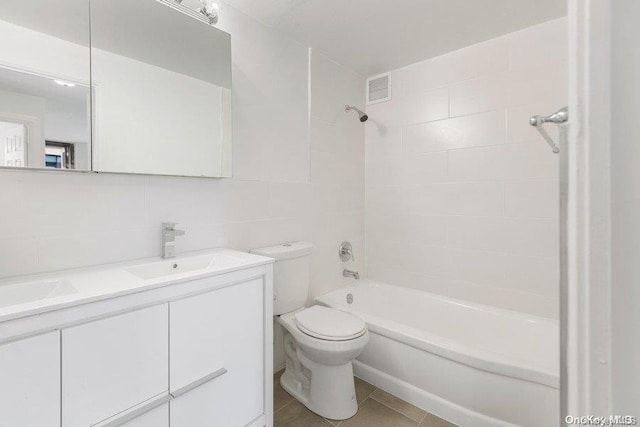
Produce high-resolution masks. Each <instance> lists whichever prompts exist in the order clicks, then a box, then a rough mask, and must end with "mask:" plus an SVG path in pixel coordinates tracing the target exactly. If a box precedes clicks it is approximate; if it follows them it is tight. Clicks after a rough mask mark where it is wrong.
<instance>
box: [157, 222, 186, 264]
mask: <svg viewBox="0 0 640 427" xmlns="http://www.w3.org/2000/svg"><path fill="white" fill-rule="evenodd" d="M176 225H178V224H177V223H175V222H163V223H162V258H164V259H169V258H174V257H175V256H176V237H177V236H184V234H185V232H184V230H178V229H177V228H176Z"/></svg>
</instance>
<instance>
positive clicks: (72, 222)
mask: <svg viewBox="0 0 640 427" xmlns="http://www.w3.org/2000/svg"><path fill="white" fill-rule="evenodd" d="M220 27H221V28H222V29H223V30H225V31H228V32H230V33H231V35H232V44H233V60H234V66H233V80H234V99H233V103H234V111H233V115H234V129H233V133H234V178H233V179H224V180H216V179H199V178H176V177H152V176H130V175H111V174H75V173H61V172H37V173H34V172H23V171H22V172H21V171H7V170H2V171H0V179H1V180H2V182H3V188H4V191H3V198H2V201H1V202H0V203H1V205H0V208H1V210H2V212H3V221H2V222H0V276H2V277H9V276H16V275H22V274H30V273H37V272H43V271H49V270H60V269H66V268H74V267H79V266H86V265H93V264H101V263H107V262H116V261H123V260H131V259H137V258H144V257H151V256H158V255H160V224H161V222H163V221H177V222H179V223H180V227H182V228H184V229H186V231H187V235H186V236H185V237H182V238H180V239H179V240H178V242H177V250H178V251H179V252H184V251H188V250H195V249H201V248H208V247H216V246H225V247H229V248H234V249H240V250H248V249H250V248H255V247H260V246H266V245H272V244H277V243H281V242H286V241H292V240H303V239H304V240H310V241H312V242H314V243H315V244H316V246H317V250H316V251H315V252H314V255H313V272H312V283H313V290H312V292H313V294H312V295H311V296H314V295H316V294H317V293H319V292H324V291H328V290H331V289H335V288H337V287H339V286H340V285H341V284H342V283H346V282H348V279H343V278H342V277H341V272H342V270H341V268H342V263H341V262H340V261H339V259H338V256H337V248H338V245H339V244H340V242H341V241H342V240H347V239H349V240H352V242H353V243H354V245H355V248H356V256H359V259H358V262H359V264H357V265H356V267H357V268H361V267H362V263H363V247H364V242H363V240H364V231H363V227H362V215H363V214H362V210H363V201H362V199H363V194H364V183H363V181H364V179H363V173H364V172H363V170H364V165H363V160H362V153H363V147H364V133H363V132H364V131H363V127H362V126H361V125H360V123H359V122H358V121H357V120H356V119H355V118H354V117H348V116H347V115H346V113H344V111H343V109H344V104H345V103H347V102H353V103H357V104H362V102H363V97H364V94H363V92H362V87H363V80H362V78H361V77H359V76H357V75H355V74H353V73H351V72H350V71H348V70H346V69H344V68H342V67H340V66H338V65H337V64H334V63H332V62H331V61H329V60H327V59H326V58H323V57H321V56H319V55H314V61H313V66H312V71H313V72H312V76H313V87H312V88H311V89H312V92H313V93H314V97H313V98H314V102H313V105H311V107H312V112H313V113H312V114H313V115H314V120H313V123H314V127H313V129H312V130H311V132H310V130H309V129H310V120H309V114H310V113H309V107H310V103H309V89H310V87H309V71H310V70H309V49H308V48H307V47H306V46H303V45H300V44H298V43H297V42H296V41H293V40H291V39H288V38H286V37H284V36H282V35H281V34H279V33H278V32H275V31H273V30H270V29H268V28H266V27H264V26H262V25H260V24H258V23H257V22H255V21H254V20H252V19H251V18H248V17H247V16H245V15H243V14H241V13H238V12H236V11H235V10H234V9H232V8H230V7H225V8H224V16H223V18H222V19H221V21H220ZM325 74H326V76H325ZM310 140H311V141H312V145H313V150H310ZM335 162H340V163H339V164H340V165H341V166H340V167H337V166H335V164H334V163H335ZM310 163H313V165H314V169H313V178H312V179H311V175H312V172H311V168H310ZM324 168H332V171H334V172H335V175H334V173H329V172H325V171H324ZM341 168H344V170H340V169H341ZM338 173H339V174H342V176H344V181H343V180H342V178H340V179H339V177H338ZM338 190H340V191H338ZM16 200H18V201H19V203H15V201H16ZM319 212H324V215H319V214H318V213H319ZM52 219H55V221H52ZM333 220H335V221H336V222H335V225H334V223H333V222H332V221H333ZM349 266H350V267H351V266H352V265H349Z"/></svg>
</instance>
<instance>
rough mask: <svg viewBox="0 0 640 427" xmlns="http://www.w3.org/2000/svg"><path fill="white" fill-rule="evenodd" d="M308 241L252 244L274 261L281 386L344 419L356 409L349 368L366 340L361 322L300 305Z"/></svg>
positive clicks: (306, 402)
mask: <svg viewBox="0 0 640 427" xmlns="http://www.w3.org/2000/svg"><path fill="white" fill-rule="evenodd" d="M311 249H312V245H311V244H310V243H306V242H296V243H288V244H285V245H279V246H272V247H268V248H261V249H254V250H253V251H251V252H252V253H255V254H257V255H262V256H267V257H270V258H274V259H275V260H276V262H275V264H274V270H273V288H274V314H275V315H280V316H279V318H278V321H279V323H280V324H281V325H282V326H283V328H284V331H285V332H284V345H285V354H286V370H285V372H284V374H283V375H282V377H281V379H280V383H281V384H282V387H283V388H284V389H285V390H286V391H287V392H289V393H290V394H291V395H292V396H294V397H295V398H296V399H297V400H298V401H300V402H301V403H302V404H304V405H305V406H306V407H307V408H309V409H310V410H311V411H313V412H315V413H316V414H318V415H321V416H323V417H325V418H329V419H333V420H344V419H347V418H350V417H352V416H354V415H355V414H356V412H357V411H358V402H357V400H356V392H355V385H354V381H353V367H352V364H351V361H352V360H353V359H355V358H356V357H358V355H359V354H360V352H361V351H362V349H363V348H364V346H365V345H366V344H367V342H368V341H369V333H368V332H367V326H366V324H365V322H364V321H362V320H361V319H359V318H357V317H356V316H354V315H352V314H350V313H346V312H343V311H340V310H336V309H333V308H327V307H322V306H313V307H310V308H304V303H305V302H306V300H307V294H308V290H309V258H310V255H311Z"/></svg>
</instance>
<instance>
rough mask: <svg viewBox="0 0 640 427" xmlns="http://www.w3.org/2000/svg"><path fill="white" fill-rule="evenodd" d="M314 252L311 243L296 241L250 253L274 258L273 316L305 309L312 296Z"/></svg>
mask: <svg viewBox="0 0 640 427" xmlns="http://www.w3.org/2000/svg"><path fill="white" fill-rule="evenodd" d="M312 249H313V245H312V244H311V243H308V242H294V243H285V244H282V245H277V246H269V247H267V248H259V249H253V250H252V251H251V253H252V254H256V255H261V256H266V257H269V258H273V259H275V263H274V265H273V314H274V315H279V314H284V313H289V312H291V311H295V310H297V309H299V308H302V307H304V303H305V302H306V301H307V296H308V294H309V271H310V269H309V267H310V258H311V256H310V255H311V250H312Z"/></svg>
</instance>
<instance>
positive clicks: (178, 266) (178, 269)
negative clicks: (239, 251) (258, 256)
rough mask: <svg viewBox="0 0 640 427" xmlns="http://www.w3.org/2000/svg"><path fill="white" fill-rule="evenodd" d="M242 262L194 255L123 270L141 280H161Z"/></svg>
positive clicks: (227, 257)
mask: <svg viewBox="0 0 640 427" xmlns="http://www.w3.org/2000/svg"><path fill="white" fill-rule="evenodd" d="M241 264H242V261H241V260H239V259H237V258H234V257H232V256H229V255H225V254H207V255H195V256H189V257H179V258H173V259H168V260H162V261H156V262H151V263H148V264H142V265H136V266H133V267H129V268H125V271H127V272H128V273H131V274H133V275H134V276H137V277H139V278H141V279H143V280H152V279H161V278H163V277H170V276H176V275H179V274H186V273H194V274H198V273H199V272H202V271H204V270H217V269H223V268H229V267H234V266H239V265H241Z"/></svg>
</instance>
